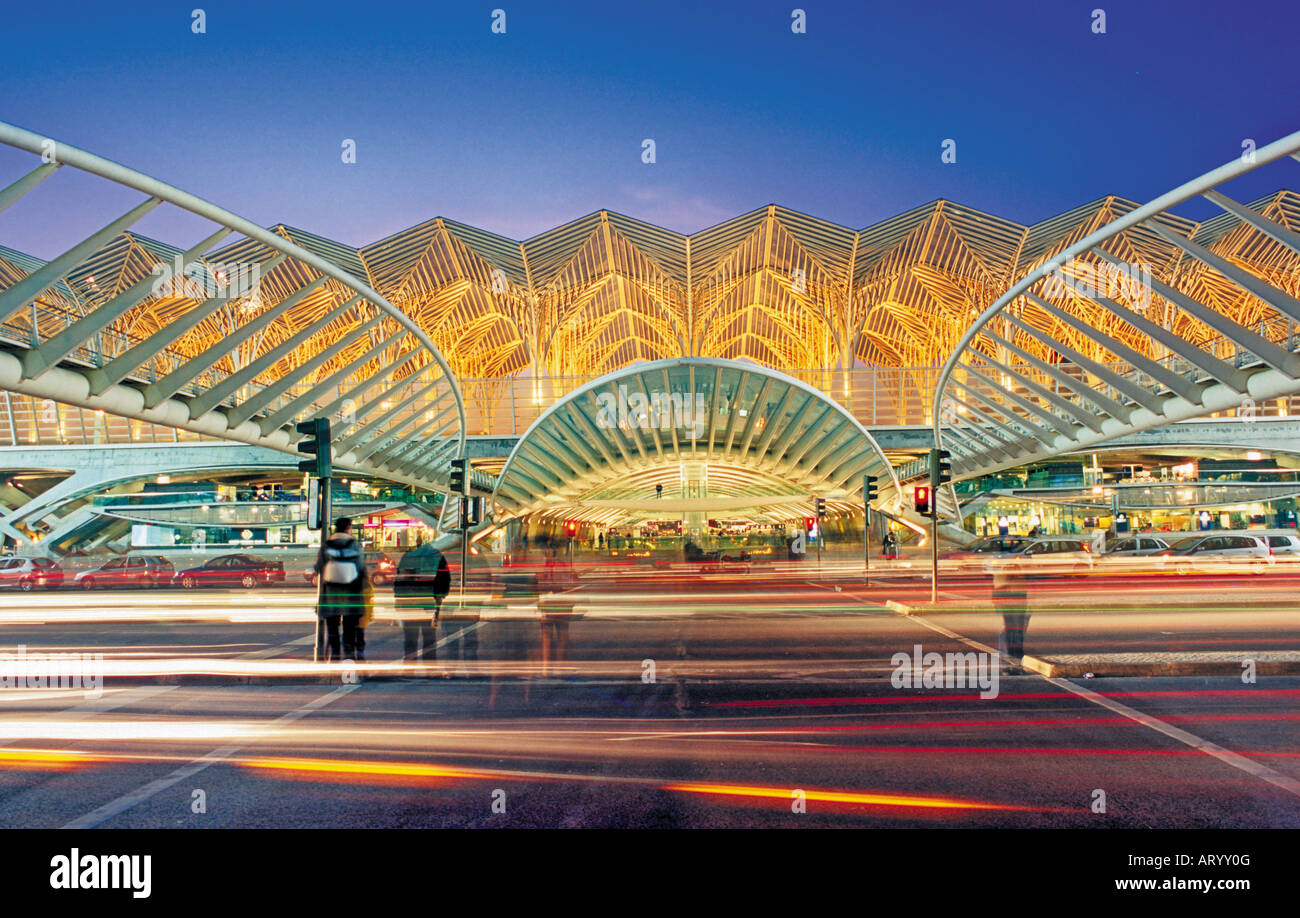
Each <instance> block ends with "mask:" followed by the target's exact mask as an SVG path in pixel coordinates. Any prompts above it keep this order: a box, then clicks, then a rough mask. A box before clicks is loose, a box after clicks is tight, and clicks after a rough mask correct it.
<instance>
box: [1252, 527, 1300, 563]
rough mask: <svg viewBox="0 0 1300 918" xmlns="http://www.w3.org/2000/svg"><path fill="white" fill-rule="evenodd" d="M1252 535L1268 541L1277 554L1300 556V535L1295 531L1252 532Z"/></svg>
mask: <svg viewBox="0 0 1300 918" xmlns="http://www.w3.org/2000/svg"><path fill="white" fill-rule="evenodd" d="M1251 535H1253V536H1258V537H1259V538H1261V539H1263V540H1264V541H1265V542H1267V543H1268V547H1269V548H1271V549H1272V550H1273V554H1274V555H1275V556H1279V557H1288V558H1292V559H1296V558H1300V535H1296V534H1295V533H1294V532H1252V533H1251Z"/></svg>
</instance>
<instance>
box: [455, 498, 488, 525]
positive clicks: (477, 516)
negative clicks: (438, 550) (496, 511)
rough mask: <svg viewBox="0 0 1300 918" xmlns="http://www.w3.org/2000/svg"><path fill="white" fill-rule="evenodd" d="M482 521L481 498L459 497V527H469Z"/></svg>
mask: <svg viewBox="0 0 1300 918" xmlns="http://www.w3.org/2000/svg"><path fill="white" fill-rule="evenodd" d="M481 522H483V498H481V497H462V498H461V499H460V528H461V529H470V528H472V527H474V526H477V525H478V524H479V523H481Z"/></svg>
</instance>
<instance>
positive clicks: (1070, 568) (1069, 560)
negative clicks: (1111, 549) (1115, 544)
mask: <svg viewBox="0 0 1300 918" xmlns="http://www.w3.org/2000/svg"><path fill="white" fill-rule="evenodd" d="M982 557H987V558H988V559H989V560H988V562H987V563H986V565H985V570H987V571H989V572H990V573H995V572H996V571H997V570H998V568H999V566H1001V565H1003V564H1006V563H1008V562H1014V563H1015V566H1016V567H1017V568H1018V569H1020V570H1033V571H1040V572H1042V573H1061V574H1086V573H1088V572H1089V571H1091V570H1092V548H1091V546H1090V545H1089V544H1088V540H1087V539H1085V538H1080V537H1078V536H1033V537H1027V538H1025V539H1023V540H1022V541H1017V542H1012V543H1010V544H1009V545H1008V546H1007V550H1006V551H1001V552H997V553H992V554H988V555H983V556H982Z"/></svg>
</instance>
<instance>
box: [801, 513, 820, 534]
mask: <svg viewBox="0 0 1300 918" xmlns="http://www.w3.org/2000/svg"><path fill="white" fill-rule="evenodd" d="M815 522H817V521H816V520H815V519H813V518H812V517H811V516H805V517H804V518H803V528H804V529H805V530H807V531H808V532H812V528H813V523H815Z"/></svg>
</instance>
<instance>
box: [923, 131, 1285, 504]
mask: <svg viewBox="0 0 1300 918" xmlns="http://www.w3.org/2000/svg"><path fill="white" fill-rule="evenodd" d="M1297 151H1300V132H1296V133H1294V134H1291V135H1289V136H1287V137H1284V138H1282V139H1281V140H1278V141H1276V142H1274V143H1271V144H1269V145H1268V146H1265V147H1261V148H1260V149H1258V150H1257V151H1255V153H1254V158H1253V159H1249V160H1248V159H1246V158H1244V157H1243V158H1238V159H1237V160H1234V161H1233V162H1230V163H1228V164H1226V165H1224V166H1221V167H1219V168H1218V169H1215V170H1213V171H1212V172H1208V173H1206V174H1205V175H1203V176H1201V177H1200V178H1197V179H1194V180H1192V181H1190V182H1187V183H1186V184H1184V185H1181V186H1179V187H1178V188H1175V189H1174V190H1173V191H1170V192H1168V193H1167V194H1164V195H1162V196H1161V197H1159V198H1156V199H1155V200H1154V201H1151V202H1150V203H1149V204H1146V205H1144V206H1142V207H1138V208H1136V209H1135V210H1133V211H1131V212H1130V213H1128V214H1125V215H1124V216H1121V217H1119V218H1118V219H1116V220H1114V221H1112V222H1110V223H1108V224H1106V225H1105V226H1104V227H1102V228H1101V229H1099V230H1097V231H1096V232H1093V233H1091V234H1089V235H1087V236H1085V237H1084V238H1082V239H1080V240H1079V241H1077V242H1075V243H1074V244H1072V245H1070V246H1068V247H1066V248H1064V249H1063V250H1062V251H1060V252H1059V253H1057V254H1056V255H1054V256H1052V257H1050V258H1047V259H1045V260H1044V261H1043V263H1042V264H1041V265H1040V266H1039V267H1038V268H1036V269H1035V270H1033V271H1031V272H1030V273H1029V274H1027V275H1025V276H1024V277H1023V278H1022V279H1021V280H1020V281H1019V282H1018V283H1016V284H1015V285H1014V286H1013V287H1011V289H1009V290H1008V291H1007V292H1006V293H1004V294H1003V295H1002V296H1000V297H998V299H997V300H996V301H994V302H993V303H992V304H991V305H990V306H989V307H988V308H987V309H985V310H984V311H983V312H982V313H980V314H979V316H978V317H976V318H975V319H974V321H973V322H972V323H971V326H970V328H968V329H967V331H966V332H965V334H963V335H962V337H961V339H960V340H959V341H958V343H957V346H956V348H955V349H954V351H953V353H952V355H951V356H950V357H949V358H948V359H947V361H946V362H945V363H944V365H943V369H942V370H941V371H940V373H939V377H938V380H937V383H936V385H935V390H934V400H933V418H934V421H933V424H934V436H935V442H936V444H938V445H939V446H940V447H942V448H946V449H948V450H949V451H950V452H951V453H952V466H953V477H954V479H957V480H960V479H963V478H973V477H977V476H980V475H984V474H988V473H990V472H995V471H998V470H1000V469H1005V468H1010V467H1014V466H1019V465H1024V464H1025V463H1027V462H1033V461H1037V460H1041V459H1045V458H1048V457H1052V456H1058V455H1061V454H1063V453H1068V452H1073V451H1076V450H1080V449H1087V448H1090V447H1093V446H1097V445H1099V444H1103V443H1107V442H1110V441H1111V440H1114V439H1116V438H1118V437H1121V436H1124V435H1126V434H1129V433H1134V432H1136V431H1139V430H1144V429H1148V428H1151V427H1157V426H1160V425H1162V424H1166V423H1172V422H1175V421H1182V420H1187V419H1190V418H1194V417H1197V416H1200V415H1205V414H1211V413H1214V412H1218V411H1227V410H1235V409H1242V410H1245V411H1246V412H1249V411H1251V410H1254V409H1255V408H1256V400H1262V399H1269V398H1277V397H1282V396H1287V395H1292V394H1295V393H1300V355H1298V354H1297V353H1296V351H1297V350H1298V349H1300V335H1297V330H1296V324H1297V323H1300V299H1297V296H1300V259H1298V258H1297V256H1300V234H1297V233H1296V232H1295V231H1294V230H1292V229H1290V228H1289V227H1287V226H1284V225H1282V224H1280V223H1278V222H1275V221H1274V220H1272V219H1269V218H1268V217H1267V216H1265V215H1264V214H1263V213H1260V212H1258V211H1257V210H1252V209H1250V208H1248V207H1245V206H1243V205H1241V204H1238V203H1237V202H1236V201H1234V200H1232V199H1231V198H1228V197H1227V196H1225V195H1223V194H1221V193H1220V192H1218V191H1216V190H1215V189H1216V188H1217V186H1219V185H1222V184H1223V183H1224V182H1227V181H1229V180H1230V179H1233V178H1236V177H1238V176H1240V175H1242V174H1244V173H1246V172H1250V171H1252V170H1253V169H1256V168H1259V167H1261V166H1264V165H1266V164H1268V163H1271V162H1274V161H1275V160H1279V159H1282V158H1284V157H1287V156H1290V157H1292V158H1294V159H1297V160H1300V155H1298V154H1297ZM1198 195H1200V196H1204V197H1205V198H1207V199H1208V200H1210V201H1211V202H1213V203H1214V204H1215V205H1217V206H1218V207H1219V208H1220V209H1221V210H1222V211H1223V214H1221V215H1220V216H1219V217H1216V218H1215V219H1214V220H1210V221H1205V222H1203V223H1201V224H1199V229H1198V231H1197V232H1194V233H1193V234H1192V235H1191V236H1190V237H1189V236H1188V235H1186V234H1185V233H1183V232H1180V227H1184V226H1186V225H1187V224H1188V221H1186V220H1183V219H1182V218H1180V217H1178V216H1176V215H1174V214H1172V213H1171V212H1170V210H1171V208H1173V207H1175V206H1177V205H1178V204H1181V203H1183V202H1184V201H1187V200H1189V199H1191V198H1194V197H1196V196H1198ZM1228 242H1231V243H1232V247H1233V249H1235V250H1237V251H1240V250H1244V249H1246V248H1247V247H1250V249H1251V251H1253V252H1254V253H1255V254H1256V256H1258V255H1259V253H1260V250H1261V247H1264V248H1267V249H1268V250H1269V254H1271V255H1274V256H1276V257H1273V258H1271V259H1264V258H1260V257H1254V258H1251V259H1246V258H1233V257H1232V256H1233V252H1230V251H1224V249H1225V248H1226V243H1228ZM1139 246H1142V247H1144V248H1145V250H1146V251H1148V252H1150V251H1157V252H1161V253H1163V256H1164V257H1165V258H1166V259H1167V261H1166V265H1173V266H1175V268H1176V271H1177V273H1176V276H1174V277H1171V280H1170V282H1168V283H1166V282H1165V281H1163V280H1159V279H1156V278H1155V277H1154V276H1153V272H1151V271H1150V270H1149V269H1148V270H1144V269H1143V267H1142V266H1141V264H1135V263H1132V262H1131V261H1130V260H1129V257H1128V256H1130V255H1131V254H1132V253H1134V252H1135V251H1137V249H1138V247H1139ZM1270 263H1271V264H1272V266H1273V268H1272V270H1269V269H1268V268H1267V267H1260V265H1269V264H1270ZM1279 284H1281V285H1282V286H1285V287H1287V288H1289V289H1288V290H1283V289H1280V288H1279V286H1278V285H1279ZM1153 306H1157V307H1158V308H1153ZM1098 307H1100V310H1099V309H1098ZM1098 312H1101V313H1103V314H1104V315H1106V316H1109V317H1110V319H1111V322H1112V323H1113V324H1115V325H1117V326H1119V327H1122V333H1121V332H1120V331H1119V330H1117V329H1116V328H1112V327H1109V326H1108V325H1107V324H1105V323H1103V322H1100V321H1098V319H1097V317H1096V314H1097V313H1098ZM1252 318H1253V321H1252ZM1246 323H1249V325H1248V324H1246ZM1134 331H1136V332H1138V333H1140V335H1142V336H1145V337H1144V339H1143V340H1144V341H1145V342H1146V344H1147V346H1146V347H1145V348H1140V347H1135V346H1134V345H1133V344H1132V343H1131V342H1132V341H1133V337H1134V336H1133V334H1132V333H1133V332H1134ZM1063 338H1068V340H1069V341H1071V342H1072V343H1070V344H1067V343H1065V342H1064V341H1063V340H1062V339H1063ZM1121 338H1128V339H1129V342H1130V343H1125V342H1124V341H1123V340H1120V339H1121ZM941 509H942V510H945V511H947V512H948V513H949V515H952V514H954V513H955V512H956V509H957V508H956V505H955V493H954V492H953V491H952V490H951V489H947V490H945V492H944V493H943V494H942V495H941Z"/></svg>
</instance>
